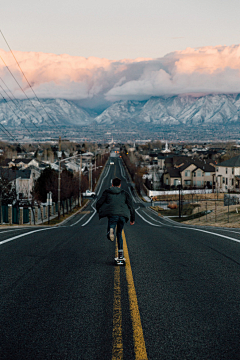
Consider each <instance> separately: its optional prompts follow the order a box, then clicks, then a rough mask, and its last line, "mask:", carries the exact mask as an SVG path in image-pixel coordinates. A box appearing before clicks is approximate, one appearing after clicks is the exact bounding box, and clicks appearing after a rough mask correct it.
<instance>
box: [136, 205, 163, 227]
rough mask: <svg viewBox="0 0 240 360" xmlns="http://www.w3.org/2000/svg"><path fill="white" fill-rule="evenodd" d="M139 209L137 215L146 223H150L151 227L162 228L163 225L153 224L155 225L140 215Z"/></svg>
mask: <svg viewBox="0 0 240 360" xmlns="http://www.w3.org/2000/svg"><path fill="white" fill-rule="evenodd" d="M138 209H139V208H137V209H136V210H135V211H136V213H137V214H138V216H140V218H142V219H143V220H144V221H145V222H146V223H148V224H150V225H152V226H157V227H161V225H156V224H153V223H151V222H150V221H148V220H146V219H145V218H144V217H143V216H142V215H140V214H139V212H138Z"/></svg>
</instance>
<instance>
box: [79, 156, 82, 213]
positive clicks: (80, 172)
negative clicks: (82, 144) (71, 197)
mask: <svg viewBox="0 0 240 360" xmlns="http://www.w3.org/2000/svg"><path fill="white" fill-rule="evenodd" d="M81 176H82V155H80V169H79V196H80V198H79V199H80V203H79V205H80V206H82V194H81Z"/></svg>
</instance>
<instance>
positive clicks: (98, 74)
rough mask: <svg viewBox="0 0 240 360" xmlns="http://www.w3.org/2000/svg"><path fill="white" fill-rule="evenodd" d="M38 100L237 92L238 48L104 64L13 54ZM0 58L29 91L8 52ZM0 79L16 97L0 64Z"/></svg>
mask: <svg viewBox="0 0 240 360" xmlns="http://www.w3.org/2000/svg"><path fill="white" fill-rule="evenodd" d="M14 54H15V56H16V58H17V59H18V61H19V63H20V65H21V67H22V69H23V71H24V73H25V74H26V76H27V78H28V80H29V82H30V83H31V84H32V86H33V87H34V90H35V92H36V93H37V95H38V96H39V97H52V98H56V97H59V98H68V99H92V98H98V97H99V98H100V97H101V98H104V97H105V99H107V100H108V101H117V100H123V99H129V100H130V99H132V100H142V99H148V98H149V97H151V96H161V95H171V94H183V93H196V94H197V93H211V92H218V93H224V92H227V93H231V92H240V45H234V46H216V47H211V46H209V47H202V48H198V49H193V48H187V49H185V50H183V51H176V52H173V53H170V54H167V55H166V56H164V57H163V58H158V59H150V58H146V59H142V58H139V59H123V60H119V61H116V60H108V59H100V58H95V57H89V58H87V59H86V58H84V57H77V56H70V55H67V54H63V55H55V54H45V53H35V52H20V51H14ZM0 56H1V57H2V58H3V59H4V61H5V62H6V64H7V66H9V68H10V69H11V71H12V72H13V73H14V75H15V76H16V77H17V79H18V81H20V82H21V84H22V86H23V87H24V88H25V89H26V91H27V93H28V95H29V96H32V93H31V91H30V90H29V89H28V86H27V84H26V82H25V80H24V78H23V76H22V74H21V73H20V71H19V69H18V67H17V64H16V63H15V60H14V59H13V57H12V55H11V53H9V52H5V51H4V50H1V49H0ZM0 76H1V78H3V79H4V81H5V82H6V83H7V85H8V86H9V87H10V88H11V90H12V91H13V92H14V94H15V96H17V97H22V92H21V91H20V90H19V88H18V86H17V85H16V84H15V83H14V81H13V79H12V78H11V76H10V74H9V73H8V71H7V70H6V67H5V65H4V64H3V62H2V61H1V59H0Z"/></svg>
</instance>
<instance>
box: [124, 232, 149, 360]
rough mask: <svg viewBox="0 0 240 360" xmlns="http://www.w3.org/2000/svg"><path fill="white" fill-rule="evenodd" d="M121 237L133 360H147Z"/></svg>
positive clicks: (130, 270) (131, 275)
mask: <svg viewBox="0 0 240 360" xmlns="http://www.w3.org/2000/svg"><path fill="white" fill-rule="evenodd" d="M122 237H123V251H124V256H125V258H126V265H125V272H126V279H127V284H128V297H129V308H130V314H131V319H132V328H133V342H134V351H135V360H147V359H148V357H147V350H146V345H145V340H144V336H143V329H142V324H141V317H140V312H139V308H138V301H137V294H136V290H135V286H134V281H133V274H132V269H131V264H130V258H129V253H128V248H127V241H126V237H125V233H124V231H123V232H122Z"/></svg>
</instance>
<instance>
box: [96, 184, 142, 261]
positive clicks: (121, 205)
mask: <svg viewBox="0 0 240 360" xmlns="http://www.w3.org/2000/svg"><path fill="white" fill-rule="evenodd" d="M96 209H97V212H98V213H99V219H101V218H103V217H107V218H108V227H107V238H108V239H109V240H111V241H114V238H115V228H116V226H117V242H118V258H117V259H116V260H117V262H119V264H124V260H125V259H124V257H123V239H122V230H123V227H124V225H125V223H126V222H127V221H128V220H129V219H130V225H134V223H135V210H134V207H133V203H132V199H131V197H130V195H129V193H128V192H126V191H124V190H122V189H121V179H119V178H115V179H113V180H112V186H111V187H110V188H109V189H106V190H105V191H104V192H103V194H102V196H101V197H100V199H99V200H98V201H97V203H96Z"/></svg>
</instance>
